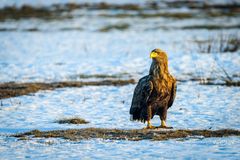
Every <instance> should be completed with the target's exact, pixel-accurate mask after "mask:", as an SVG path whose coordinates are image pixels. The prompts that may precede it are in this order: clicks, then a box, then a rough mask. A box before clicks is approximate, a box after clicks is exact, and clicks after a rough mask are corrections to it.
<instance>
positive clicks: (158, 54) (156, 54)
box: [150, 48, 168, 62]
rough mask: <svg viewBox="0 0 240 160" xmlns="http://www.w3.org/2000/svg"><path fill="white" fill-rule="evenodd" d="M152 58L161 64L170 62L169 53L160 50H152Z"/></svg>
mask: <svg viewBox="0 0 240 160" xmlns="http://www.w3.org/2000/svg"><path fill="white" fill-rule="evenodd" d="M150 58H152V59H155V60H157V61H159V62H167V61H168V57H167V53H166V52H164V51H163V50H161V49H158V48H157V49H154V50H152V52H151V53H150Z"/></svg>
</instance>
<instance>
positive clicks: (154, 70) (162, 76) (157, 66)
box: [149, 60, 171, 92]
mask: <svg viewBox="0 0 240 160" xmlns="http://www.w3.org/2000/svg"><path fill="white" fill-rule="evenodd" d="M149 75H151V76H152V77H153V82H154V86H155V88H156V90H157V91H159V92H168V86H169V83H170V81H171V75H170V74H169V72H168V63H167V61H157V60H153V62H152V64H151V67H150V70H149Z"/></svg>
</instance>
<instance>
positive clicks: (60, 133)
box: [14, 128, 240, 141]
mask: <svg viewBox="0 0 240 160" xmlns="http://www.w3.org/2000/svg"><path fill="white" fill-rule="evenodd" d="M29 136H33V137H42V138H64V139H70V140H73V141H77V140H84V139H92V138H101V139H110V140H130V141H138V140H156V141H163V140H168V139H176V138H194V137H199V136H201V137H205V138H209V137H227V136H240V131H239V130H232V129H222V130H173V129H130V130H121V129H103V128H85V129H69V130H56V131H43V132H42V131H39V130H33V131H30V132H26V133H22V134H17V135H14V137H18V138H19V139H20V140H21V139H29V138H28V137H29Z"/></svg>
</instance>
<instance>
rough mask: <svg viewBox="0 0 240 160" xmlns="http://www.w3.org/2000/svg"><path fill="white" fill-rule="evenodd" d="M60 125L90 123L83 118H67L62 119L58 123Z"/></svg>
mask: <svg viewBox="0 0 240 160" xmlns="http://www.w3.org/2000/svg"><path fill="white" fill-rule="evenodd" d="M56 122H57V123H59V124H64V123H68V124H87V123H89V122H88V121H86V120H85V119H82V118H77V117H75V118H65V119H61V120H58V121H56Z"/></svg>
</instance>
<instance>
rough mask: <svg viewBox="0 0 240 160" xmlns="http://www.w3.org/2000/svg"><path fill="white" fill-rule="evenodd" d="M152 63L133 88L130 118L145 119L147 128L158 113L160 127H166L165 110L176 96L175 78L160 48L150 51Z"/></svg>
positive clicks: (149, 127)
mask: <svg viewBox="0 0 240 160" xmlns="http://www.w3.org/2000/svg"><path fill="white" fill-rule="evenodd" d="M150 58H152V64H151V67H150V70H149V74H148V75H146V76H144V77H142V78H141V79H140V80H139V81H138V84H137V86H136V88H135V90H134V94H133V98H132V104H131V108H130V114H131V120H138V121H142V122H144V123H145V122H146V121H147V127H146V128H148V129H152V128H155V127H154V126H152V125H151V121H150V120H151V119H152V118H153V116H154V115H159V117H160V120H161V125H160V127H161V128H172V127H167V125H166V119H167V110H168V108H169V107H171V106H172V104H173V101H174V99H175V96H176V90H177V83H176V79H175V78H174V77H173V76H172V75H171V74H170V73H169V71H168V57H167V54H166V52H164V51H163V50H161V49H154V50H153V51H152V52H151V53H150Z"/></svg>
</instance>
